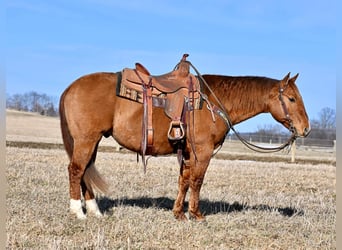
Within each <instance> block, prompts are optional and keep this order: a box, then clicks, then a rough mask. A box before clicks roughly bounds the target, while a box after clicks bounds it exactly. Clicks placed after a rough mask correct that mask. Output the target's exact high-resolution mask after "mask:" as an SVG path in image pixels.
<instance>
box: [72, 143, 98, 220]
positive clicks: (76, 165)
mask: <svg viewBox="0 0 342 250" xmlns="http://www.w3.org/2000/svg"><path fill="white" fill-rule="evenodd" d="M98 141H99V139H96V140H92V139H75V140H74V150H73V154H72V157H71V160H70V164H69V167H68V171H69V184H70V190H69V191H70V212H71V213H73V214H76V216H77V218H79V219H85V218H86V216H85V214H84V212H83V209H82V202H81V186H82V191H83V193H84V195H85V198H86V199H87V200H93V199H94V193H93V191H92V190H91V189H88V187H87V186H86V185H85V183H84V182H83V181H82V178H83V176H84V173H85V170H86V167H87V166H88V164H89V163H91V160H92V157H93V155H94V150H95V149H96V145H97V143H98ZM91 203H93V202H91Z"/></svg>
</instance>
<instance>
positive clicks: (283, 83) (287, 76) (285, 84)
mask: <svg viewBox="0 0 342 250" xmlns="http://www.w3.org/2000/svg"><path fill="white" fill-rule="evenodd" d="M289 78H290V72H289V73H287V75H286V76H285V77H284V78H283V80H281V81H280V87H281V88H283V89H284V88H285V87H286V86H287V84H288V83H289Z"/></svg>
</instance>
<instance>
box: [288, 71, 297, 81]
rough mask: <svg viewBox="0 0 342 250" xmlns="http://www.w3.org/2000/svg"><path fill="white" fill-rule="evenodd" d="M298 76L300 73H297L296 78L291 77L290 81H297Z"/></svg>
mask: <svg viewBox="0 0 342 250" xmlns="http://www.w3.org/2000/svg"><path fill="white" fill-rule="evenodd" d="M298 75H299V73H297V74H296V75H295V76H293V77H291V78H290V80H289V81H290V82H295V81H296V80H297V77H298Z"/></svg>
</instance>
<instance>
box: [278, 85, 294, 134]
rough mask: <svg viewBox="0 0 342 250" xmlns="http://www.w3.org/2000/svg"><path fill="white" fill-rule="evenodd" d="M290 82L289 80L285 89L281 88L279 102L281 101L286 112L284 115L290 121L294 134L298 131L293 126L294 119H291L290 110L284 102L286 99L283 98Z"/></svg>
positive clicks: (290, 128)
mask: <svg viewBox="0 0 342 250" xmlns="http://www.w3.org/2000/svg"><path fill="white" fill-rule="evenodd" d="M288 81H289V80H287V82H286V84H285V88H282V87H281V86H279V101H280V103H281V106H282V108H283V111H284V114H285V117H286V118H285V119H286V120H287V121H288V123H289V124H290V126H289V130H290V131H291V132H292V133H295V132H296V129H295V127H294V126H293V121H292V119H291V117H290V114H289V110H288V109H287V107H286V104H285V102H284V98H283V95H284V94H283V93H284V91H285V89H286V88H287V86H288Z"/></svg>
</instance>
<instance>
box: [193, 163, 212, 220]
mask: <svg viewBox="0 0 342 250" xmlns="http://www.w3.org/2000/svg"><path fill="white" fill-rule="evenodd" d="M208 164H209V163H206V164H200V163H196V164H195V165H194V166H192V168H191V172H190V180H189V184H190V199H189V217H190V218H192V219H195V220H197V221H203V220H205V217H204V216H203V215H202V213H201V211H200V208H199V200H200V191H201V187H202V184H203V180H204V176H205V172H206V170H207V168H208Z"/></svg>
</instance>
